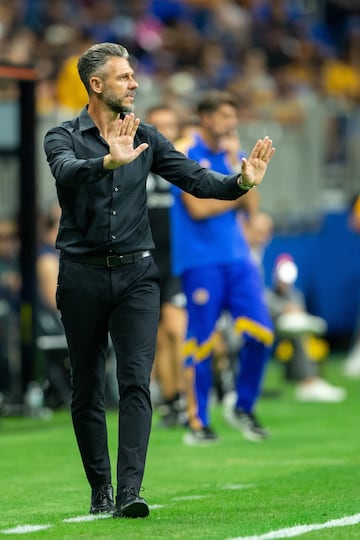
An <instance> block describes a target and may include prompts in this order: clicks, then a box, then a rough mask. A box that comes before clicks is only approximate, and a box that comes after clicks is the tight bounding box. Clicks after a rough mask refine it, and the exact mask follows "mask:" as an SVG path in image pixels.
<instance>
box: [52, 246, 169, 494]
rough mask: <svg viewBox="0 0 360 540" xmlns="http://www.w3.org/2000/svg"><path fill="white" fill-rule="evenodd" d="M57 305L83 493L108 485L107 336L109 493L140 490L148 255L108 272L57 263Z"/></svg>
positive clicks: (146, 405)
mask: <svg viewBox="0 0 360 540" xmlns="http://www.w3.org/2000/svg"><path fill="white" fill-rule="evenodd" d="M57 304H58V308H59V310H60V312H61V317H62V321H63V324H64V329H65V334H66V338H67V343H68V348H69V356H70V363H71V370H72V401H71V414H72V421H73V426H74V431H75V435H76V439H77V443H78V446H79V450H80V454H81V458H82V462H83V465H84V469H85V473H86V476H87V479H88V481H89V483H90V485H91V487H95V486H97V485H101V484H108V483H111V464H110V457H109V450H108V438H107V426H106V415H105V361H106V356H107V346H108V335H109V333H110V335H111V339H112V342H113V346H114V349H115V354H116V362H117V379H118V386H119V395H120V400H119V427H118V456H117V490H118V492H119V491H120V490H121V489H123V488H124V487H127V486H138V487H139V486H141V483H142V479H143V474H144V469H145V461H146V453H147V448H148V442H149V436H150V429H151V416H152V410H151V401H150V375H151V369H152V365H153V361H154V355H155V343H156V334H157V327H158V321H159V271H158V268H157V266H156V264H155V262H154V261H153V258H152V256H149V257H146V258H144V259H141V260H140V261H138V262H136V263H131V264H124V265H121V266H117V267H116V268H106V267H95V266H90V265H87V264H83V263H82V262H81V263H80V262H77V261H76V262H74V261H73V260H67V259H65V258H64V257H61V259H60V269H59V280H58V290H57Z"/></svg>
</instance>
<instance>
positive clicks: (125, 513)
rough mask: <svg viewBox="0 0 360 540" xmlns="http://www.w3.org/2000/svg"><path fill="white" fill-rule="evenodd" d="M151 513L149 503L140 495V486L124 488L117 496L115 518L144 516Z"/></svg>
mask: <svg viewBox="0 0 360 540" xmlns="http://www.w3.org/2000/svg"><path fill="white" fill-rule="evenodd" d="M149 513H150V509H149V505H148V503H147V502H146V501H145V499H143V498H142V497H139V488H138V487H134V486H133V487H128V488H125V489H124V490H122V491H121V492H120V493H119V495H118V496H117V497H116V509H115V512H114V513H113V517H114V518H120V517H128V518H144V517H147V516H148V515H149Z"/></svg>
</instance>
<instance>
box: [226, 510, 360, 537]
mask: <svg viewBox="0 0 360 540" xmlns="http://www.w3.org/2000/svg"><path fill="white" fill-rule="evenodd" d="M357 523H360V514H355V515H353V516H345V517H343V518H340V519H331V520H330V521H326V522H325V523H314V524H313V525H295V526H294V527H287V528H285V529H279V530H277V531H270V532H268V533H265V534H260V535H257V534H256V535H254V536H237V537H236V538H228V539H227V540H275V539H278V538H294V537H295V536H301V535H302V534H306V533H308V532H311V531H319V530H321V529H333V528H335V527H347V526H348V525H356V524H357Z"/></svg>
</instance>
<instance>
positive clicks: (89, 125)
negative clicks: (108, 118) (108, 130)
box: [78, 105, 97, 131]
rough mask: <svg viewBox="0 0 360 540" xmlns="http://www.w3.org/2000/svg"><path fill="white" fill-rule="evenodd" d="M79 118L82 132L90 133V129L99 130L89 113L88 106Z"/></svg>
mask: <svg viewBox="0 0 360 540" xmlns="http://www.w3.org/2000/svg"><path fill="white" fill-rule="evenodd" d="M78 118H79V129H80V131H88V130H89V129H94V128H97V126H96V125H95V124H94V121H93V119H92V118H91V116H90V115H89V113H88V109H87V105H86V106H85V107H84V108H83V110H82V111H81V112H80V114H79V117H78Z"/></svg>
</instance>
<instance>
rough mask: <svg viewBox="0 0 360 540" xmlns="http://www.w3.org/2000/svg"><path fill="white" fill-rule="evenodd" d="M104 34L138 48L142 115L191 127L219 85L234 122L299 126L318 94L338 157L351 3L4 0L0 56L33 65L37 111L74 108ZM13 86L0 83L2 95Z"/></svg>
mask: <svg viewBox="0 0 360 540" xmlns="http://www.w3.org/2000/svg"><path fill="white" fill-rule="evenodd" d="M105 41H109V42H118V43H121V44H123V45H124V46H125V47H127V48H128V50H129V51H131V53H132V54H133V59H132V63H133V64H134V67H135V71H136V76H137V79H138V80H139V82H140V86H139V89H138V94H139V98H138V99H137V102H136V109H137V114H138V115H139V116H140V117H141V116H142V115H144V114H145V112H146V111H147V110H148V109H149V108H150V107H151V106H152V105H154V104H157V103H160V102H161V103H163V104H164V105H168V106H169V107H171V108H172V109H174V110H176V111H177V112H178V114H179V115H180V118H181V120H182V122H183V124H184V126H186V125H190V126H191V124H192V122H193V121H194V119H193V111H194V107H195V104H196V103H197V101H198V99H199V96H200V94H201V93H202V92H203V91H205V90H209V89H218V90H227V91H230V92H231V93H232V94H233V95H234V96H235V97H236V99H237V101H238V104H239V111H240V115H239V119H240V122H247V121H252V120H258V121H260V122H262V121H268V120H269V119H272V120H274V121H276V122H277V123H279V124H280V125H284V126H297V125H299V124H301V123H302V122H303V121H304V114H305V113H304V104H305V103H306V101H307V99H308V98H309V96H313V95H317V96H321V97H324V98H326V99H328V100H329V101H330V102H334V103H336V107H337V109H339V110H340V111H344V116H342V115H341V114H340V116H339V117H338V120H337V121H336V122H334V124H333V125H331V126H330V128H331V129H332V130H333V132H332V135H333V136H332V137H331V138H329V141H331V142H330V143H328V147H327V160H328V161H329V162H331V161H336V160H338V159H340V160H341V159H342V157H343V153H344V140H343V135H344V129H345V126H344V122H346V118H348V114H349V112H350V113H351V111H353V110H355V109H358V107H359V102H360V7H359V2H358V1H357V0H347V1H344V0H322V1H316V0H313V1H311V0H297V1H290V0H288V1H287V0H132V2H121V1H119V0H101V1H100V0H52V1H49V0H0V63H1V64H2V65H18V66H32V67H34V68H35V70H36V74H37V78H38V81H37V85H36V105H37V114H38V115H39V116H47V115H56V116H58V119H59V120H61V119H65V118H69V117H71V116H72V115H74V114H77V113H78V112H79V111H80V110H81V108H82V107H83V106H84V104H85V103H86V102H87V95H86V92H85V90H84V88H83V86H82V83H81V82H80V79H79V77H78V73H77V69H76V63H77V58H78V56H79V55H80V54H81V53H82V52H83V51H84V50H85V49H87V48H88V47H89V46H90V45H91V44H93V43H97V42H105ZM17 91H18V90H17V86H16V84H15V83H12V82H9V81H0V100H1V101H7V100H10V101H11V100H16V99H17ZM344 118H345V120H344ZM5 361H6V360H5V359H4V362H5ZM3 369H4V371H5V372H6V370H7V367H6V366H5V367H3ZM3 380H5V379H3ZM5 386H6V385H5ZM1 390H2V391H3V392H6V390H7V389H6V387H4V388H0V393H1Z"/></svg>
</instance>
